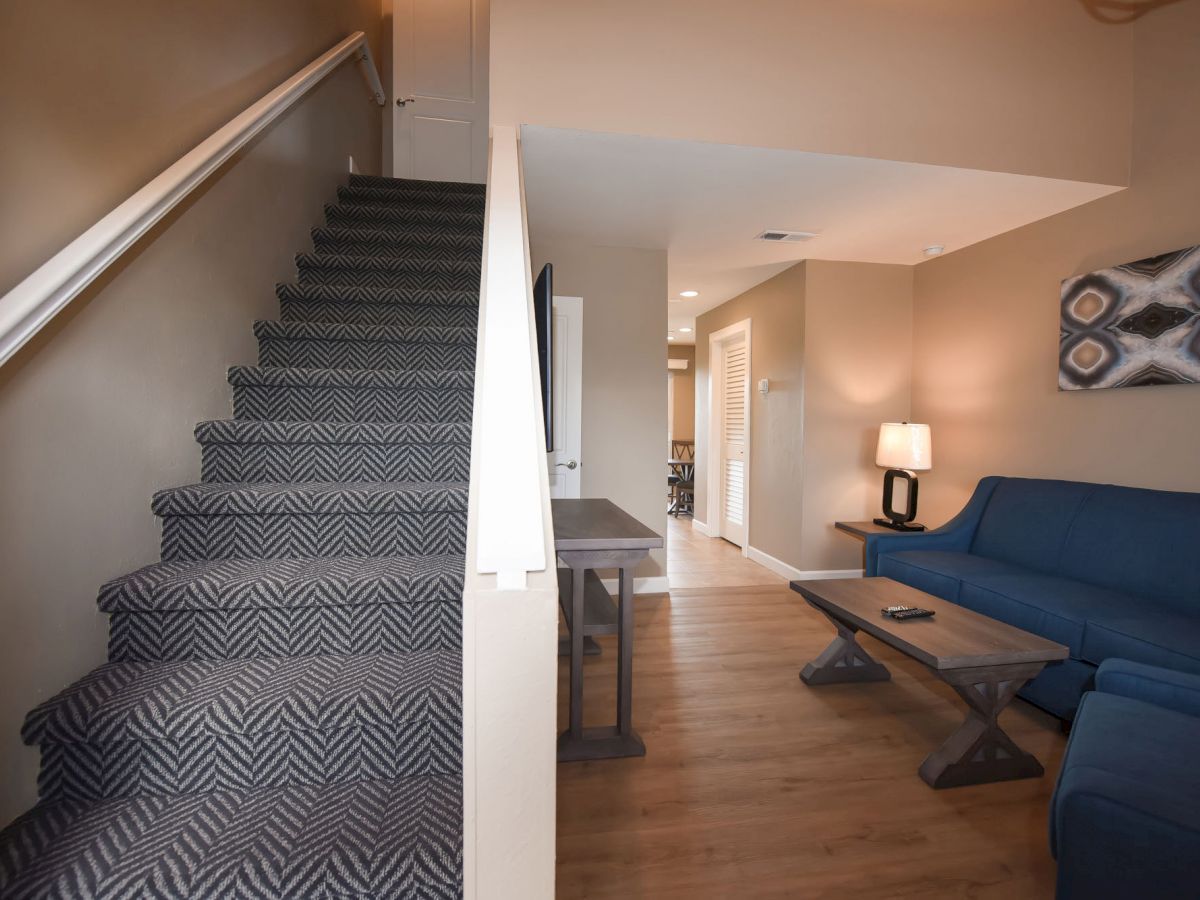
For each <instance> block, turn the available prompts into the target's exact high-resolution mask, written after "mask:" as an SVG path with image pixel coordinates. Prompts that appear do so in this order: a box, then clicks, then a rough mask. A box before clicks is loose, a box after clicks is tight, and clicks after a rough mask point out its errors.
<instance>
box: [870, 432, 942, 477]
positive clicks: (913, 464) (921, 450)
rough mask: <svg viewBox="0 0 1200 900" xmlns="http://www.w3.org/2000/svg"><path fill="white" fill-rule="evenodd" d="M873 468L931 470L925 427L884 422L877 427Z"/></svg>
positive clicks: (931, 445)
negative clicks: (875, 466)
mask: <svg viewBox="0 0 1200 900" xmlns="http://www.w3.org/2000/svg"><path fill="white" fill-rule="evenodd" d="M875 465H877V466H880V467H882V468H884V469H910V470H912V471H913V472H926V471H928V470H929V469H931V468H933V441H932V438H931V436H930V433H929V426H928V425H914V424H912V423H910V422H884V423H883V424H882V425H880V426H879V447H878V449H877V450H876V451H875Z"/></svg>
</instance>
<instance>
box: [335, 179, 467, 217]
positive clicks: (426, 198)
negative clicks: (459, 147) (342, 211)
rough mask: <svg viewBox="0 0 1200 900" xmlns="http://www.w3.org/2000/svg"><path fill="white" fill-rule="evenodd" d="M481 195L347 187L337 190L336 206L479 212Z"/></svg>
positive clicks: (395, 187) (390, 187) (391, 188)
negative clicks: (430, 208) (380, 205)
mask: <svg viewBox="0 0 1200 900" xmlns="http://www.w3.org/2000/svg"><path fill="white" fill-rule="evenodd" d="M485 197H486V195H485V194H467V193H462V192H456V193H454V192H450V191H428V190H421V189H419V188H418V189H413V188H409V187H400V186H389V187H373V186H372V187H364V186H354V185H351V186H349V187H347V186H345V185H343V186H341V187H339V188H338V202H339V203H364V204H376V203H378V204H389V205H393V206H402V207H432V208H438V209H456V210H457V209H461V210H471V211H475V210H480V211H482V210H483V207H484V203H485Z"/></svg>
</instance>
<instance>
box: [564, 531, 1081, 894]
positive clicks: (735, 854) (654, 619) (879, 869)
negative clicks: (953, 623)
mask: <svg viewBox="0 0 1200 900" xmlns="http://www.w3.org/2000/svg"><path fill="white" fill-rule="evenodd" d="M684 528H687V529H688V533H687V534H684V535H682V536H680V537H678V538H677V535H676V533H675V532H676V531H678V530H682V529H684ZM689 537H699V536H698V535H694V534H693V533H692V532H691V531H690V523H689V522H687V520H684V521H683V522H681V523H679V525H677V526H673V528H672V533H671V535H670V544H671V545H672V546H673V548H674V549H673V550H672V554H671V557H672V559H671V562H672V563H673V564H674V563H677V562H678V563H680V564H682V563H683V562H684V561H685V560H684V559H682V557H686V556H687V552H688V551H686V550H685V548H686V547H687V539H688V538H689ZM699 541H700V543H696V544H693V545H691V549H690V552H691V553H693V554H703V553H704V552H705V551H706V544H707V545H708V548H710V549H711V550H712V559H713V560H718V561H720V560H722V559H724V560H728V562H729V572H733V573H734V574H729V572H726V573H721V572H716V571H715V570H716V569H718V568H720V563H719V562H717V563H712V562H711V560H709V561H706V560H703V559H702V560H701V561H700V562H701V563H703V564H706V565H708V564H711V565H713V567H714V573H713V574H714V577H719V578H720V579H724V578H737V577H741V576H739V575H738V574H736V573H737V571H738V570H740V564H745V565H747V566H754V565H755V564H753V563H748V562H747V561H746V560H744V559H742V558H741V556H740V554H739V553H738V551H737V550H736V549H735V548H732V547H730V546H729V545H724V546H720V545H719V544H718V543H716V542H713V541H712V540H711V539H708V538H702V537H701V538H699ZM727 551H732V554H733V555H732V556H731V555H730V554H729V553H728V552H727ZM755 568H759V567H757V566H755ZM765 571H766V570H761V569H760V571H759V572H757V573H756V572H753V571H752V570H746V572H747V574H746V575H745V577H757V578H760V579H763V581H764V583H758V584H754V583H752V584H749V585H746V586H719V587H690V588H683V589H673V590H672V592H671V594H670V595H669V596H668V595H654V596H645V597H639V598H638V601H637V603H638V606H637V614H636V619H637V632H636V646H637V653H636V659H635V677H634V694H635V703H634V725H635V727H636V728H637V729H638V730H639V731H640V733H641V735H642V737H643V738H644V739H645V741H646V746H647V755H646V757H645V758H644V759H637V760H606V761H599V762H590V763H567V764H561V765H559V767H558V896H559V897H564V898H572V897H623V898H633V897H653V898H659V897H666V898H672V897H681V898H682V897H740V898H751V897H753V898H757V897H800V898H809V897H813V898H820V897H838V898H847V897H853V898H877V897H921V898H935V897H936V898H941V897H946V898H957V897H979V898H1006V900H1008V898H1022V900H1024V898H1048V897H1051V896H1052V895H1053V880H1054V863H1053V860H1052V859H1051V857H1050V854H1049V851H1048V848H1047V838H1046V811H1047V803H1048V800H1049V795H1050V792H1051V790H1052V789H1053V784H1054V776H1055V775H1056V773H1057V770H1058V766H1059V763H1060V760H1061V756H1062V751H1063V748H1064V745H1065V740H1064V738H1063V737H1062V735H1061V734H1060V732H1059V730H1058V726H1057V722H1056V721H1055V720H1054V719H1052V718H1051V717H1049V716H1047V715H1045V714H1043V713H1041V712H1039V711H1037V710H1035V709H1033V708H1032V707H1030V706H1028V705H1027V704H1025V703H1023V702H1021V701H1017V702H1016V703H1014V705H1013V706H1012V707H1010V708H1009V709H1008V710H1007V711H1006V712H1005V713H1004V715H1003V722H1004V725H1005V728H1006V729H1007V730H1008V731H1009V733H1010V734H1011V735H1012V736H1013V737H1014V738H1015V739H1016V740H1017V742H1018V743H1019V744H1021V745H1022V746H1023V747H1024V748H1025V749H1026V750H1029V751H1030V752H1032V753H1034V754H1035V755H1036V756H1037V757H1038V758H1039V759H1040V760H1041V761H1042V763H1043V765H1045V766H1046V770H1047V774H1046V775H1045V776H1044V777H1043V778H1041V779H1034V780H1027V781H1019V782H1009V783H1002V784H992V785H982V786H977V787H968V788H957V789H953V790H945V791H934V790H932V789H930V788H928V787H927V786H926V785H925V784H924V782H922V781H921V780H920V778H918V777H917V767H918V766H919V765H920V763H921V760H922V759H923V758H924V757H925V755H926V754H927V753H929V752H930V750H932V749H934V748H935V747H936V746H938V745H939V744H940V743H941V742H942V740H944V739H945V738H946V737H947V736H948V735H949V734H950V733H951V732H952V731H953V730H954V729H955V728H956V727H957V726H958V725H959V723H960V722H961V721H962V717H963V706H962V704H961V702H960V701H959V700H958V698H957V697H955V695H954V694H953V692H952V691H951V690H950V689H949V688H948V687H947V686H946V685H944V684H941V683H940V682H938V681H936V680H935V679H934V678H933V676H932V675H931V674H930V673H929V672H928V671H927V670H926V669H925V668H924V667H922V666H920V665H919V664H916V663H914V662H912V661H910V660H908V659H905V658H904V657H902V656H901V655H899V654H897V653H895V652H894V651H891V650H889V649H888V648H886V647H883V646H882V645H880V644H878V643H877V642H875V641H873V640H871V639H870V638H864V643H865V644H866V645H867V646H868V647H869V648H870V650H871V652H872V653H873V654H874V655H876V656H877V658H878V659H880V660H881V661H883V662H885V663H886V664H887V665H888V666H889V668H890V669H891V670H892V674H893V680H892V681H890V682H884V683H878V684H866V685H831V686H826V687H821V688H808V687H806V686H805V685H804V684H802V683H801V682H800V680H799V678H798V677H797V673H798V671H799V669H800V668H801V667H802V666H803V664H804V663H805V662H806V661H807V660H809V659H811V658H812V657H814V656H816V655H817V654H818V653H819V652H820V651H821V650H822V649H823V648H824V647H825V645H826V644H827V643H828V642H829V640H830V638H831V636H832V628H831V627H830V626H829V625H828V623H827V622H826V621H825V620H824V619H823V618H822V617H821V616H820V615H819V614H817V613H816V612H815V611H814V610H812V609H810V608H809V607H808V606H806V605H805V604H804V603H803V601H802V600H801V599H800V597H799V595H797V594H794V593H793V592H791V591H790V590H788V589H787V586H786V584H785V583H784V581H783V579H781V578H777V577H775V576H774V575H772V574H771V573H769V572H767V573H766V575H767V576H770V578H769V579H767V578H766V577H765V576H763V575H762V572H765ZM671 577H672V579H673V580H674V579H675V571H674V566H673V565H672V573H671ZM601 644H602V645H603V648H604V653H603V655H602V656H600V657H589V658H587V659H586V668H585V680H586V700H587V703H586V717H585V718H586V722H587V724H589V725H590V724H596V725H601V724H609V723H611V722H612V720H613V717H614V706H615V690H614V680H615V672H614V662H615V658H616V647H615V639H611V638H602V639H601ZM566 678H567V669H566V666H565V663H564V664H563V665H562V666H561V667H560V681H561V689H560V701H561V702H560V711H559V713H560V721H562V722H563V723H564V727H565V721H566V705H565V698H566Z"/></svg>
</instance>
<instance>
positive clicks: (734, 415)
mask: <svg viewBox="0 0 1200 900" xmlns="http://www.w3.org/2000/svg"><path fill="white" fill-rule="evenodd" d="M722 349H723V351H724V352H723V353H722V354H721V356H722V370H721V422H720V428H721V468H720V473H719V477H720V489H721V537H723V538H725V539H726V540H727V541H729V542H730V543H733V544H737V545H738V546H739V547H744V546H745V545H746V440H747V437H748V435H747V433H746V430H747V427H748V424H749V415H748V413H749V409H748V408H747V407H748V405H749V403H748V401H749V393H748V390H747V387H748V385H749V379H750V360H749V358H748V356H747V353H746V340H745V338H744V337H739V338H734V339H733V340H731V341H729V342H728V343H726V344H724V345H723V348H722Z"/></svg>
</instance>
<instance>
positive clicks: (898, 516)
mask: <svg viewBox="0 0 1200 900" xmlns="http://www.w3.org/2000/svg"><path fill="white" fill-rule="evenodd" d="M897 478H903V479H904V480H905V481H907V482H908V504H907V505H906V506H905V508H904V512H896V510H894V509H892V496H893V494H894V493H895V486H896V479H897ZM883 514H884V516H886V518H883V519H874V520H873V521H874V522H875V524H876V525H882V526H883V527H884V528H891V529H892V530H893V531H924V530H925V526H924V525H918V524H917V523H916V522H914V521H913V519H915V518H916V517H917V475H916V473H915V472H910V471H909V470H908V469H888V470H887V472H885V473H884V475H883Z"/></svg>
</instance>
